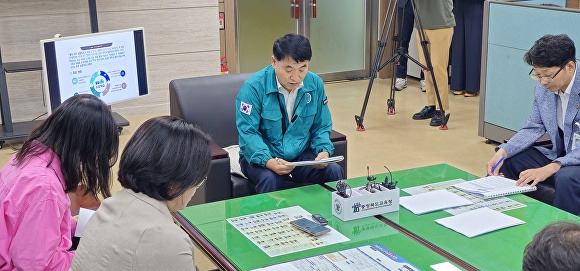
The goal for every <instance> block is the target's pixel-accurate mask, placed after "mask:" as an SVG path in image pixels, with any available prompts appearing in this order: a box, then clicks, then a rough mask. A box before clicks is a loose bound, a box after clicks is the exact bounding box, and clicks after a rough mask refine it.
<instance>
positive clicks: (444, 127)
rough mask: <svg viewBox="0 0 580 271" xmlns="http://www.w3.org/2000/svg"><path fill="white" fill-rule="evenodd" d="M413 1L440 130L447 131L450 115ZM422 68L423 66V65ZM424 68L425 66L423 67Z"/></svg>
mask: <svg viewBox="0 0 580 271" xmlns="http://www.w3.org/2000/svg"><path fill="white" fill-rule="evenodd" d="M409 1H411V5H412V7H413V13H414V14H415V25H416V26H417V33H418V34H419V40H420V43H421V48H422V49H423V56H424V57H425V63H426V64H427V70H428V71H429V73H430V74H431V79H432V81H433V87H434V90H435V97H436V98H437V103H438V104H439V112H440V114H441V120H442V121H441V125H440V126H439V130H447V129H448V127H447V121H449V117H450V115H449V114H447V115H446V114H445V110H444V109H443V103H442V102H441V96H440V94H439V87H438V86H437V79H435V73H434V72H433V64H432V63H431V55H430V54H429V48H427V44H428V43H429V42H428V41H427V39H426V38H425V32H424V30H423V25H422V24H421V19H420V17H419V13H418V11H417V3H416V2H415V0H409ZM413 61H415V60H413ZM421 66H422V65H421ZM422 67H423V66H422Z"/></svg>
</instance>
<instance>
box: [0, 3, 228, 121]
mask: <svg viewBox="0 0 580 271" xmlns="http://www.w3.org/2000/svg"><path fill="white" fill-rule="evenodd" d="M96 2H97V9H98V20H99V30H100V31H109V30H117V29H124V28H131V27H139V26H141V27H144V28H145V40H146V50H147V56H148V59H147V61H148V62H147V64H148V72H149V87H150V94H149V95H148V96H147V97H143V98H140V99H137V100H133V101H128V102H124V103H119V104H115V105H113V110H114V111H116V112H119V113H121V115H123V116H134V115H151V114H159V115H160V114H169V93H168V85H169V82H170V81H171V80H172V79H176V78H184V77H195V76H203V75H213V74H219V71H220V69H219V58H220V44H219V30H218V28H219V27H218V2H217V0H195V1H186V0H165V1H145V0H125V1H113V0H98V1H96ZM57 33H59V34H62V35H63V36H71V35H78V34H86V33H90V17H89V13H88V1H81V0H59V1H43V0H10V1H9V0H2V1H0V47H1V48H2V59H3V61H4V62H13V61H26V60H39V59H40V45H39V41H40V40H41V39H47V38H52V37H53V36H54V34H57ZM6 78H7V81H8V92H9V96H10V106H11V109H12V118H13V120H14V121H26V120H31V119H33V118H35V117H36V116H38V115H41V114H43V113H44V112H46V108H45V105H44V101H43V94H42V78H41V72H40V71H34V72H24V73H10V74H7V75H6Z"/></svg>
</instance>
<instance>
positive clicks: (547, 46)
mask: <svg viewBox="0 0 580 271" xmlns="http://www.w3.org/2000/svg"><path fill="white" fill-rule="evenodd" d="M575 60H576V47H574V41H572V40H571V39H570V37H568V35H566V34H560V35H545V36H543V37H541V38H540V39H539V40H537V41H535V42H534V46H532V48H531V49H530V50H529V51H528V52H526V54H525V55H524V61H526V63H528V65H531V66H534V67H545V68H548V67H561V66H563V65H565V64H566V63H568V62H569V61H575Z"/></svg>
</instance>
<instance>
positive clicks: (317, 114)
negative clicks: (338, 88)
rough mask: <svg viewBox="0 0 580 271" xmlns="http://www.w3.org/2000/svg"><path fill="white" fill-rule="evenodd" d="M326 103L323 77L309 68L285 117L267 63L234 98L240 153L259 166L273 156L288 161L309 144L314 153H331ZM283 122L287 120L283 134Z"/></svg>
mask: <svg viewBox="0 0 580 271" xmlns="http://www.w3.org/2000/svg"><path fill="white" fill-rule="evenodd" d="M327 103H328V100H327V98H326V93H325V92H324V85H323V83H322V79H321V78H320V77H319V76H318V75H316V74H314V73H312V72H308V73H307V74H306V76H305V78H304V86H303V87H302V88H300V89H298V95H297V97H296V102H295V104H294V115H293V116H292V117H291V118H288V117H287V116H288V113H287V111H286V104H285V101H284V96H283V95H282V94H281V93H279V92H278V84H277V81H276V74H275V73H274V68H273V67H272V66H271V65H268V67H266V68H264V69H262V70H260V71H258V72H256V73H255V74H254V75H252V77H250V78H248V80H246V82H245V83H244V85H243V86H242V88H241V89H240V92H239V93H238V97H237V98H236V109H237V110H236V125H237V127H238V132H239V134H240V139H239V145H240V154H241V155H243V156H244V157H245V159H246V160H247V161H248V162H250V163H253V164H257V165H261V166H265V165H266V162H267V161H268V160H269V159H270V158H273V157H279V158H282V159H284V160H286V161H291V160H293V159H294V158H296V157H297V156H298V155H299V154H301V153H302V152H303V151H304V150H305V149H306V148H308V147H309V148H310V149H311V150H312V152H314V153H315V154H318V153H319V152H321V151H327V152H328V153H329V154H332V153H333V152H334V146H333V145H332V142H330V132H331V131H332V120H331V118H330V111H329V109H328V104H327ZM282 113H284V115H282ZM292 119H294V121H291V120H292ZM282 122H285V123H286V134H284V135H282Z"/></svg>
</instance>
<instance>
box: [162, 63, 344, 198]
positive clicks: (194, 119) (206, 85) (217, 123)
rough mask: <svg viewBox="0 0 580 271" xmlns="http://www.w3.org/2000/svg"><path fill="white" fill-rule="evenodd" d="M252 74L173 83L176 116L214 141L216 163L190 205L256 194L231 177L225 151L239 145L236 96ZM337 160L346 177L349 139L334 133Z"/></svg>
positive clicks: (172, 104) (171, 94)
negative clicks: (342, 158) (228, 147)
mask: <svg viewBox="0 0 580 271" xmlns="http://www.w3.org/2000/svg"><path fill="white" fill-rule="evenodd" d="M251 75H252V74H251V73H240V74H228V75H215V76H204V77H193V78H184V79H176V80H172V81H171V82H170V83H169V107H170V112H171V115H172V116H177V117H180V118H182V119H184V120H186V121H188V122H190V123H193V124H195V125H197V126H198V127H200V128H201V129H202V130H203V131H204V132H206V133H208V134H209V135H210V136H211V137H212V139H213V144H212V146H211V148H212V162H211V169H210V172H209V176H208V179H207V181H206V182H205V184H204V185H203V186H202V187H200V188H199V189H198V191H197V192H196V193H195V195H194V197H193V199H192V200H191V201H190V203H189V205H195V204H199V203H205V202H212V201H218V200H224V199H230V198H235V197H242V196H247V195H251V194H254V193H255V188H254V186H253V185H251V184H250V183H249V182H248V180H247V179H245V178H242V177H240V176H237V175H232V174H230V159H229V155H228V153H227V152H226V151H225V150H224V149H223V148H224V147H227V146H231V145H236V144H238V130H237V128H236V117H235V110H236V105H235V101H236V96H237V94H238V91H239V90H240V88H241V87H242V84H243V83H244V81H245V80H246V79H247V78H248V77H250V76H251ZM331 141H332V142H333V144H334V147H335V151H334V154H333V155H334V156H336V155H342V156H344V157H345V159H344V160H343V161H342V162H340V163H339V164H340V165H341V166H342V168H343V169H344V172H345V174H346V160H347V159H346V157H347V155H346V150H347V149H346V145H347V141H346V136H345V135H343V134H341V133H339V132H336V131H332V135H331Z"/></svg>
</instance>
